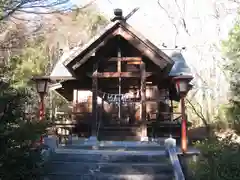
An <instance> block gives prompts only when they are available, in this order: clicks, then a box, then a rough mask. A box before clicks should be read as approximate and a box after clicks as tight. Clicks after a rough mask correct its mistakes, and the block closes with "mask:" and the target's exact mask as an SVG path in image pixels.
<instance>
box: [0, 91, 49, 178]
mask: <svg viewBox="0 0 240 180" xmlns="http://www.w3.org/2000/svg"><path fill="white" fill-rule="evenodd" d="M28 99H31V98H30V97H29V94H26V93H25V91H23V90H16V89H14V88H11V87H9V86H7V87H5V88H2V89H1V91H0V147H1V148H0V179H1V180H15V179H16V180H28V179H29V180H33V179H38V178H39V173H41V172H40V170H41V168H40V163H41V162H42V159H41V155H40V153H41V151H40V148H37V147H34V144H35V142H36V141H37V140H39V137H40V135H41V134H43V133H44V130H45V127H46V126H45V124H44V123H41V122H38V121H37V120H35V121H34V120H32V119H31V120H29V119H27V118H26V116H25V113H24V110H25V108H24V106H25V105H26V104H27V101H28Z"/></svg>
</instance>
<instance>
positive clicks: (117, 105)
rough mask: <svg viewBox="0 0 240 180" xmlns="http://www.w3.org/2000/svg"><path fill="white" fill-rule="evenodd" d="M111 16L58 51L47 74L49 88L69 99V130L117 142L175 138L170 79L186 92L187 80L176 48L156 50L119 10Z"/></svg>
mask: <svg viewBox="0 0 240 180" xmlns="http://www.w3.org/2000/svg"><path fill="white" fill-rule="evenodd" d="M115 15H116V16H115V18H114V19H113V21H112V22H111V23H110V24H109V25H108V26H107V27H106V28H105V29H104V30H103V31H102V32H101V33H99V34H98V35H97V36H95V37H93V38H92V39H91V40H90V41H89V42H88V43H87V44H85V45H84V46H81V47H75V48H73V49H71V50H70V52H65V53H63V55H62V56H61V58H60V59H59V60H58V62H57V63H56V65H55V67H54V69H53V71H52V73H51V75H50V79H51V80H52V84H51V87H55V88H52V89H54V90H55V91H57V92H58V93H59V94H60V95H62V96H63V97H65V98H66V99H67V100H68V101H69V102H71V103H72V110H71V122H72V123H73V124H74V126H73V127H72V128H71V129H70V131H71V133H73V134H77V135H78V136H79V137H80V136H81V137H87V138H89V137H90V138H93V139H94V138H96V139H98V140H120V141H124V140H142V141H144V140H148V139H149V138H156V137H167V136H169V135H170V134H171V135H172V136H173V137H181V122H182V121H181V120H182V113H181V112H180V111H179V112H178V110H177V108H175V106H176V107H178V104H180V103H179V101H180V99H181V96H180V94H179V92H178V91H177V87H176V83H175V81H174V79H177V78H178V77H180V76H181V77H183V76H184V77H186V79H187V83H188V84H187V85H188V86H187V91H189V90H190V89H191V84H190V83H189V82H190V80H191V79H192V75H191V71H190V68H189V67H188V66H187V64H186V62H185V59H184V57H183V55H182V54H181V51H180V50H175V51H173V50H168V49H166V48H165V49H159V48H158V47H156V46H155V45H154V44H153V43H151V42H150V41H149V40H147V39H146V38H145V37H144V36H143V35H141V34H140V33H139V32H137V31H136V30H135V29H133V28H132V27H131V26H130V25H129V24H128V23H127V22H126V21H125V19H124V18H123V17H122V12H121V11H120V10H119V11H116V12H115ZM50 89H51V88H50ZM186 94H187V92H186V93H185V95H186Z"/></svg>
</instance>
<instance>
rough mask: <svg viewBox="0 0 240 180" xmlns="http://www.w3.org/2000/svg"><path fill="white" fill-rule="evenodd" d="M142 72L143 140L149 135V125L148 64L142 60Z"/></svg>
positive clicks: (141, 115)
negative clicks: (147, 96)
mask: <svg viewBox="0 0 240 180" xmlns="http://www.w3.org/2000/svg"><path fill="white" fill-rule="evenodd" d="M140 72H141V88H140V89H141V114H140V117H141V123H142V128H141V129H142V138H143V140H145V139H146V137H147V125H146V117H147V113H146V66H145V63H144V62H142V63H141V64H140Z"/></svg>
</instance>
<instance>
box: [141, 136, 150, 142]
mask: <svg viewBox="0 0 240 180" xmlns="http://www.w3.org/2000/svg"><path fill="white" fill-rule="evenodd" d="M148 140H149V139H148V136H142V137H141V142H148Z"/></svg>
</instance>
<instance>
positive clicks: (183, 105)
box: [181, 97, 187, 153]
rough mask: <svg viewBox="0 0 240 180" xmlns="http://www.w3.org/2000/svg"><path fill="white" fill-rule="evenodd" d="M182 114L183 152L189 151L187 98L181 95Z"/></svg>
mask: <svg viewBox="0 0 240 180" xmlns="http://www.w3.org/2000/svg"><path fill="white" fill-rule="evenodd" d="M181 114H182V123H181V150H182V152H183V153H186V152H187V119H186V114H185V99H184V97H181Z"/></svg>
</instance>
